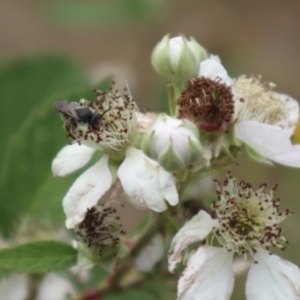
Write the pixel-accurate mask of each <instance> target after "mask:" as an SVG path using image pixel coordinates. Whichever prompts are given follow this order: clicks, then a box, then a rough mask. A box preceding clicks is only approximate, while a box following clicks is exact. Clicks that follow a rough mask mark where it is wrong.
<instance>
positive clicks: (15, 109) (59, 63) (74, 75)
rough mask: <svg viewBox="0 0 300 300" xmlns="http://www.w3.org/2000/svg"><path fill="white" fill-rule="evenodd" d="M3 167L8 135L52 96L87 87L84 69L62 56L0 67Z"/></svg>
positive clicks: (26, 60) (59, 96)
mask: <svg viewBox="0 0 300 300" xmlns="http://www.w3.org/2000/svg"><path fill="white" fill-rule="evenodd" d="M0 78H1V81H0V99H1V101H0V112H1V118H0V136H1V142H0V143H1V144H0V146H1V147H0V166H1V165H2V163H3V158H4V153H5V151H6V145H7V144H8V140H9V138H10V137H11V136H12V135H13V134H14V133H15V132H16V131H17V130H18V129H19V128H20V127H21V126H22V124H23V122H24V120H25V119H26V118H27V117H28V114H30V112H31V110H32V109H33V108H35V107H36V106H37V105H39V104H40V103H43V101H45V100H46V99H48V98H49V97H50V96H55V98H56V99H60V98H61V96H63V93H65V92H66V91H70V90H71V89H74V87H78V86H81V87H82V86H86V84H87V78H86V76H85V75H84V72H83V70H82V69H81V68H80V67H79V66H77V65H76V64H74V63H73V62H72V61H70V59H67V58H65V57H61V56H53V55H51V56H50V55H47V56H40V57H33V58H24V59H19V60H17V61H14V62H10V63H6V64H3V65H1V67H0Z"/></svg>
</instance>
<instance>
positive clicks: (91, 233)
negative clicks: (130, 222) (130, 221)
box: [75, 204, 126, 256]
mask: <svg viewBox="0 0 300 300" xmlns="http://www.w3.org/2000/svg"><path fill="white" fill-rule="evenodd" d="M119 219H120V218H119V217H118V216H117V214H116V209H114V208H112V207H110V206H108V205H107V204H98V205H96V206H94V207H92V208H90V209H88V210H87V212H86V215H85V218H84V220H83V221H82V222H81V223H80V224H79V225H78V226H77V227H76V229H75V233H76V235H77V238H78V240H79V241H80V242H81V243H83V244H85V245H86V246H87V247H88V248H91V249H92V250H93V251H95V252H96V253H97V254H99V255H100V256H105V255H106V254H111V252H112V251H113V250H114V248H116V247H117V246H118V244H119V242H120V236H121V235H123V234H125V233H126V232H125V231H124V230H122V224H120V222H119Z"/></svg>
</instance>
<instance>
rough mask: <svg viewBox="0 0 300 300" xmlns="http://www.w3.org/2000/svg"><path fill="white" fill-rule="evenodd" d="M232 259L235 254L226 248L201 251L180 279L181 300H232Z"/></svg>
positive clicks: (200, 249)
mask: <svg viewBox="0 0 300 300" xmlns="http://www.w3.org/2000/svg"><path fill="white" fill-rule="evenodd" d="M232 259H233V253H232V252H228V251H227V250H224V249H223V248H216V247H207V246H203V247H200V248H199V249H198V250H197V252H195V253H194V254H193V255H192V256H191V257H190V259H189V261H188V263H187V266H186V269H185V270H184V272H183V274H182V276H181V277H180V279H179V282H178V299H179V300H227V299H230V296H231V294H232V289H233V284H234V276H233V271H232ZM260 299H264V298H260ZM264 300H265V299H264Z"/></svg>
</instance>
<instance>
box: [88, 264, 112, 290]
mask: <svg viewBox="0 0 300 300" xmlns="http://www.w3.org/2000/svg"><path fill="white" fill-rule="evenodd" d="M109 275H110V274H109V273H108V272H107V271H105V270H104V269H103V268H101V267H98V266H95V267H94V268H92V269H91V270H90V275H89V280H88V282H87V283H85V285H84V289H88V288H95V287H98V286H99V285H100V284H101V282H103V281H104V280H105V279H106V278H107V276H109Z"/></svg>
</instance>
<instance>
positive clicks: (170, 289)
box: [142, 278, 176, 300]
mask: <svg viewBox="0 0 300 300" xmlns="http://www.w3.org/2000/svg"><path fill="white" fill-rule="evenodd" d="M162 282H164V284H162ZM142 288H143V290H145V291H148V292H149V293H150V294H151V295H153V296H154V298H155V299H156V300H167V299H175V298H176V281H175V285H174V286H169V285H168V284H167V281H166V280H165V278H161V279H158V278H156V279H154V278H153V279H149V280H147V281H145V282H144V283H143V285H142Z"/></svg>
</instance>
